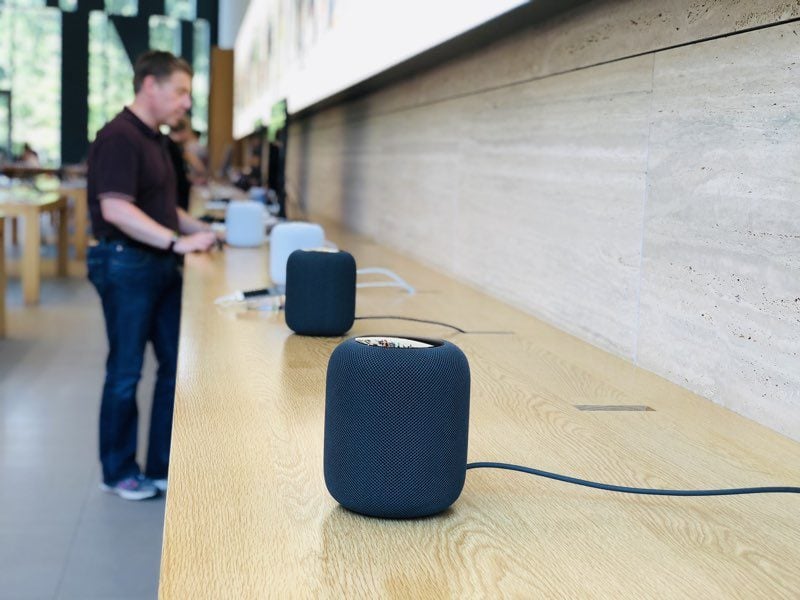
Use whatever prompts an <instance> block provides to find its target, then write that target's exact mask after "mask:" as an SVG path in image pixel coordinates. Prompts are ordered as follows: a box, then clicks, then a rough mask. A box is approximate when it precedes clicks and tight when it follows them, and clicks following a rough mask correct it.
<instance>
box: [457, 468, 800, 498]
mask: <svg viewBox="0 0 800 600" xmlns="http://www.w3.org/2000/svg"><path fill="white" fill-rule="evenodd" d="M467 469H508V470H509V471H520V472H521V473H528V474H530V475H538V476H540V477H547V478H549V479H555V480H557V481H564V482H566V483H574V484H576V485H584V486H586V487H591V488H597V489H599V490H607V491H609V492H624V493H626V494H648V495H651V496H734V495H739V494H800V487H787V486H782V487H756V488H732V489H727V490H659V489H652V488H632V487H624V486H620V485H609V484H607V483H596V482H594V481H586V480H584V479H576V478H574V477H567V476H566V475H558V474H556V473H548V472H547V471H540V470H539V469H532V468H530V467H521V466H519V465H511V464H508V463H496V462H476V463H469V464H468V465H467Z"/></svg>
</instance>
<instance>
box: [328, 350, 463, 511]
mask: <svg viewBox="0 0 800 600" xmlns="http://www.w3.org/2000/svg"><path fill="white" fill-rule="evenodd" d="M469 388H470V375H469V363H468V362H467V358H466V356H464V353H463V352H461V350H460V349H459V348H458V347H457V346H455V345H453V344H451V343H449V342H445V341H442V340H431V339H425V338H409V337H404V336H363V337H356V338H351V339H349V340H346V341H344V342H342V343H341V344H339V346H337V347H336V349H335V350H334V351H333V354H332V355H331V358H330V361H329V362H328V376H327V383H326V397H325V456H324V465H325V466H324V470H325V484H326V485H327V487H328V491H329V492H330V493H331V495H332V496H333V497H334V498H335V499H336V500H337V501H338V502H339V503H340V504H341V505H342V506H344V507H345V508H347V509H350V510H352V511H354V512H357V513H361V514H363V515H368V516H371V517H387V518H412V517H424V516H427V515H432V514H436V513H438V512H441V511H443V510H445V509H446V508H447V507H448V506H450V505H451V504H452V503H453V502H455V501H456V499H457V498H458V496H459V495H460V494H461V490H462V488H463V487H464V478H465V476H466V466H467V434H468V430H469Z"/></svg>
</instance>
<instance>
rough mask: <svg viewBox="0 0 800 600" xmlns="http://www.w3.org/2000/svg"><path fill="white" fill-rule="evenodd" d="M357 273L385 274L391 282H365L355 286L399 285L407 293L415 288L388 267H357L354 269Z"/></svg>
mask: <svg viewBox="0 0 800 600" xmlns="http://www.w3.org/2000/svg"><path fill="white" fill-rule="evenodd" d="M356 273H357V274H358V275H386V276H387V277H388V278H389V279H391V280H392V282H381V281H376V282H367V283H359V284H357V285H356V287H361V288H366V287H401V288H403V289H404V290H406V291H407V292H408V293H409V294H413V293H415V291H416V290H415V289H414V288H413V287H412V286H411V285H409V283H408V282H407V281H406V280H405V279H403V278H402V277H400V276H399V275H398V274H397V273H395V272H394V271H390V270H389V269H383V268H381V267H367V268H365V269H358V270H357V271H356Z"/></svg>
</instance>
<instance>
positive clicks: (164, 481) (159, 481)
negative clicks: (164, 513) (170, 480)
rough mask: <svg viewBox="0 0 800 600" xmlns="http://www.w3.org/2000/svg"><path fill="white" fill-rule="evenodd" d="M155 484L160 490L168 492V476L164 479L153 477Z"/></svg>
mask: <svg viewBox="0 0 800 600" xmlns="http://www.w3.org/2000/svg"><path fill="white" fill-rule="evenodd" d="M152 481H153V485H154V486H156V488H157V489H158V491H159V492H162V493H163V492H166V491H167V478H166V477H164V479H153V480H152Z"/></svg>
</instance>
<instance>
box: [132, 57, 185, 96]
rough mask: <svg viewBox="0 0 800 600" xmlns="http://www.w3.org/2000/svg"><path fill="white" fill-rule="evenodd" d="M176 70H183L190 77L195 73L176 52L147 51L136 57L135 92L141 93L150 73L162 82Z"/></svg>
mask: <svg viewBox="0 0 800 600" xmlns="http://www.w3.org/2000/svg"><path fill="white" fill-rule="evenodd" d="M175 71H183V72H184V73H186V74H187V75H189V77H191V76H192V75H194V72H193V71H192V67H190V66H189V63H187V62H186V61H185V60H183V59H182V58H178V57H177V56H175V55H174V54H170V53H169V52H164V51H162V50H151V51H150V52H145V53H144V54H142V55H141V56H140V57H139V58H137V59H136V64H135V65H134V66H133V93H134V94H138V93H139V90H140V89H142V82H143V81H144V78H145V77H147V76H148V75H152V76H153V77H155V78H156V79H157V80H158V81H159V82H160V81H163V80H164V79H167V78H169V77H170V75H172V74H173V73H174V72H175Z"/></svg>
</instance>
